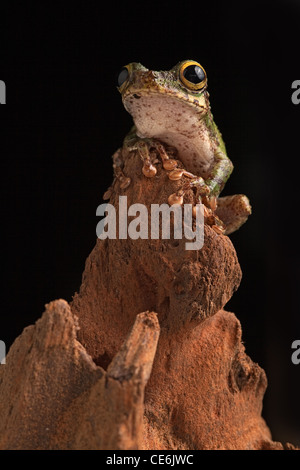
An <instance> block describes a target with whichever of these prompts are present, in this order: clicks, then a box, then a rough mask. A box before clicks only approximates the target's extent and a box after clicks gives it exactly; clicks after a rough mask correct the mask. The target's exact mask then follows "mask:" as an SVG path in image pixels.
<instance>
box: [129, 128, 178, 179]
mask: <svg viewBox="0 0 300 470" xmlns="http://www.w3.org/2000/svg"><path fill="white" fill-rule="evenodd" d="M123 145H124V147H125V148H126V149H127V150H128V151H129V152H132V151H134V150H135V151H137V152H138V154H139V156H140V157H141V159H142V161H143V168H142V171H143V174H144V175H145V176H147V177H148V178H153V176H155V175H156V173H157V169H156V167H155V165H154V163H156V162H157V161H158V160H157V158H156V156H155V157H153V155H152V152H151V150H154V151H155V152H156V153H157V154H158V155H159V156H160V158H161V160H162V165H163V167H164V169H165V170H173V169H174V168H176V167H177V162H176V160H174V159H172V158H170V157H169V155H168V154H167V152H166V150H165V147H164V145H163V144H162V143H161V142H159V141H158V140H156V139H151V138H141V137H138V136H137V134H136V129H135V127H133V128H132V129H131V131H130V132H129V134H128V135H127V136H126V137H125V139H124V144H123Z"/></svg>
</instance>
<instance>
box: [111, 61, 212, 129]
mask: <svg viewBox="0 0 300 470" xmlns="http://www.w3.org/2000/svg"><path fill="white" fill-rule="evenodd" d="M206 87H207V77H206V72H205V70H204V68H203V67H202V66H201V65H200V64H199V63H198V62H195V61H194V60H184V61H182V62H179V63H178V64H177V65H175V67H173V68H172V69H171V70H168V71H159V72H155V71H152V70H148V69H147V68H146V67H144V66H143V65H141V64H139V63H136V62H132V63H130V64H128V65H126V67H123V68H122V70H121V71H120V73H119V76H118V89H119V91H120V93H121V95H122V100H123V104H124V106H125V108H126V110H127V111H128V112H129V113H130V114H131V115H132V117H133V119H134V122H135V124H136V126H137V128H138V129H140V134H144V135H146V134H149V132H143V131H142V128H145V127H147V128H148V129H149V131H150V128H151V127H153V126H154V127H155V126H156V125H157V123H158V121H159V122H160V123H162V122H163V121H164V122H166V123H168V125H169V126H173V125H172V121H174V123H173V124H174V125H175V120H176V119H177V123H178V122H179V121H182V122H183V121H184V117H185V116H188V115H190V116H193V117H196V116H197V118H198V119H202V118H203V117H204V116H205V115H206V113H207V111H208V110H209V101H208V93H207V91H206ZM181 116H182V117H181ZM175 118H176V119H175ZM151 121H152V123H151ZM155 122H156V123H155ZM177 126H178V124H177ZM173 127H174V126H173ZM145 131H146V129H145Z"/></svg>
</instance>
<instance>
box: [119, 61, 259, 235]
mask: <svg viewBox="0 0 300 470" xmlns="http://www.w3.org/2000/svg"><path fill="white" fill-rule="evenodd" d="M118 89H119V91H120V93H121V95H122V101H123V104H124V107H125V109H126V110H127V111H128V112H129V113H130V114H131V116H132V118H133V121H134V126H133V127H132V129H131V131H130V132H129V134H128V135H127V136H126V137H125V140H124V144H123V145H124V147H126V149H127V150H129V151H133V150H134V151H137V152H138V153H139V155H140V157H141V159H142V161H143V174H144V175H145V176H146V177H149V178H151V177H154V176H155V175H156V173H157V168H156V166H155V163H156V162H157V158H156V159H155V158H154V157H153V155H155V154H156V155H159V157H160V158H161V160H162V165H163V168H164V169H165V170H166V171H168V172H169V173H168V176H169V178H170V179H173V180H178V179H181V178H184V179H185V180H186V182H185V183H184V184H183V187H182V188H181V189H180V190H179V191H178V192H177V193H174V194H171V195H170V197H169V199H168V202H169V203H170V204H178V203H179V204H182V203H183V196H184V192H185V191H186V190H187V189H188V188H190V187H194V188H196V195H197V202H203V203H204V205H205V209H206V212H205V215H206V219H207V221H210V222H208V223H209V224H210V225H212V226H213V228H215V231H216V232H217V233H226V234H229V233H231V232H233V231H235V230H237V229H238V228H239V227H240V226H241V225H242V224H243V223H244V222H245V221H246V220H247V218H248V216H249V214H250V213H251V206H250V203H249V200H248V198H247V197H246V196H244V195H242V194H237V195H234V196H225V197H219V194H220V192H221V191H222V189H223V187H224V185H225V183H226V181H227V179H228V178H229V176H230V174H231V172H232V170H233V165H232V162H231V161H230V160H229V158H228V156H227V153H226V148H225V144H224V142H223V139H222V136H221V133H220V132H219V130H218V128H217V126H216V124H215V122H214V119H213V116H212V113H211V109H210V103H209V94H208V92H207V74H206V72H205V70H204V68H203V67H202V65H200V64H199V63H198V62H196V61H194V60H184V61H181V62H179V63H178V64H177V65H175V66H174V67H173V68H172V69H171V70H168V71H152V70H148V69H147V68H146V67H144V66H143V65H142V64H140V63H137V62H132V63H130V64H128V65H126V66H125V67H123V68H122V69H121V71H120V73H119V76H118ZM170 156H171V157H174V156H175V157H176V158H170ZM180 162H181V163H180Z"/></svg>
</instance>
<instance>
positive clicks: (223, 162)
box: [205, 149, 233, 196]
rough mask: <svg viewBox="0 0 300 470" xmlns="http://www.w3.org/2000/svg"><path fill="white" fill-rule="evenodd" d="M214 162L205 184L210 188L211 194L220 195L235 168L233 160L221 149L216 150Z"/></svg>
mask: <svg viewBox="0 0 300 470" xmlns="http://www.w3.org/2000/svg"><path fill="white" fill-rule="evenodd" d="M214 162H215V163H214V166H213V168H212V169H211V172H210V175H209V176H208V177H207V178H206V180H205V184H206V185H207V186H208V187H209V190H210V191H209V194H210V196H218V195H219V194H220V192H221V191H222V189H223V188H224V186H225V183H226V181H227V180H228V178H229V176H230V175H231V173H232V170H233V164H232V162H231V160H229V158H228V157H227V155H226V153H224V152H223V151H222V150H221V149H217V150H216V151H215V154H214Z"/></svg>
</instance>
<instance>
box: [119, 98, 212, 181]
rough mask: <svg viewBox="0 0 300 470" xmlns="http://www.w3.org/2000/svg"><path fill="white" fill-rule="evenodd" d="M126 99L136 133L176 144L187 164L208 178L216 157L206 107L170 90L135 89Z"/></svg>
mask: <svg viewBox="0 0 300 470" xmlns="http://www.w3.org/2000/svg"><path fill="white" fill-rule="evenodd" d="M123 103H124V106H125V108H126V110H127V111H128V112H129V113H130V114H131V115H132V117H133V120H134V123H135V126H136V128H137V135H138V136H139V137H141V138H144V137H148V138H156V139H158V140H160V141H161V142H164V143H166V144H167V145H170V146H172V147H175V148H176V149H177V151H178V158H179V159H180V160H181V161H182V163H183V165H184V166H185V168H186V169H187V170H188V171H190V172H192V173H194V174H196V175H198V176H202V177H203V178H205V177H206V176H207V175H208V173H209V170H210V168H211V166H212V163H213V161H214V152H215V142H214V139H212V136H211V133H210V130H209V129H208V127H207V124H206V122H205V115H206V111H207V110H206V109H203V107H201V106H198V107H196V106H195V105H194V104H192V103H190V102H189V101H184V100H182V98H178V97H176V95H173V94H171V93H168V92H167V93H159V92H157V91H152V90H151V91H150V90H134V93H128V92H127V93H125V94H124V96H123Z"/></svg>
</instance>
